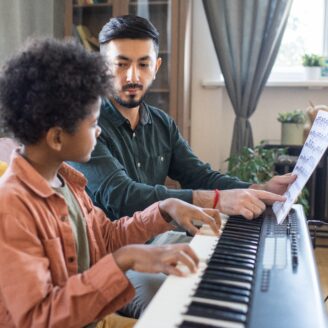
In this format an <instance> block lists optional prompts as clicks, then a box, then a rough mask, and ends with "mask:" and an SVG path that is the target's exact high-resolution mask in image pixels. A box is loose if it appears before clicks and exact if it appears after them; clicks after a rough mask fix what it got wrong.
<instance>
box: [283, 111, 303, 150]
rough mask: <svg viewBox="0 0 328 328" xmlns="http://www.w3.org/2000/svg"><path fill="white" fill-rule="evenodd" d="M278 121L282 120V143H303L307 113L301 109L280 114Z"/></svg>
mask: <svg viewBox="0 0 328 328" xmlns="http://www.w3.org/2000/svg"><path fill="white" fill-rule="evenodd" d="M278 121H279V122H281V144H282V145H302V144H303V133H304V123H305V114H304V112H302V111H301V110H294V111H293V112H285V113H279V114H278Z"/></svg>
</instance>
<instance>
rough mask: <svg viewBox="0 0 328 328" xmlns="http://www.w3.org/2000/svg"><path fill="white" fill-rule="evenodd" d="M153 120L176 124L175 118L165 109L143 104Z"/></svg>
mask: <svg viewBox="0 0 328 328" xmlns="http://www.w3.org/2000/svg"><path fill="white" fill-rule="evenodd" d="M143 104H144V106H145V108H146V109H147V111H148V112H149V114H150V116H151V118H152V119H155V120H161V121H165V122H166V123H171V122H174V120H173V118H172V117H171V116H170V115H169V114H168V113H167V112H165V111H164V110H163V109H160V108H158V107H155V106H152V105H150V104H148V103H145V102H144V103H143Z"/></svg>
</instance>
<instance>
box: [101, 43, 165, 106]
mask: <svg viewBox="0 0 328 328" xmlns="http://www.w3.org/2000/svg"><path fill="white" fill-rule="evenodd" d="M102 54H103V55H104V56H105V58H106V60H107V62H108V64H109V67H110V69H111V72H112V74H113V75H114V81H113V82H114V90H113V98H114V99H115V100H116V102H117V103H119V104H120V105H122V106H123V107H126V108H135V107H137V106H139V105H140V103H141V101H142V99H143V97H144V95H145V93H146V91H147V90H148V89H149V87H150V85H151V84H152V82H153V80H154V79H155V76H156V73H157V70H158V68H159V66H160V64H161V59H160V58H157V55H156V51H155V47H154V43H153V41H152V40H151V39H115V40H112V41H110V42H109V43H108V44H107V45H106V46H105V47H104V49H103V50H102Z"/></svg>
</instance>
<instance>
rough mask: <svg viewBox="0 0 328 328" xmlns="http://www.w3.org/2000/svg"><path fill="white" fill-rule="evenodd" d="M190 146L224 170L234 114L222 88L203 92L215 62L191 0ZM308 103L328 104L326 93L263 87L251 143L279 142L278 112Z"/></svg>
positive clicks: (215, 72)
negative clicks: (203, 84) (262, 141)
mask: <svg viewBox="0 0 328 328" xmlns="http://www.w3.org/2000/svg"><path fill="white" fill-rule="evenodd" d="M192 28H193V34H192V93H191V139H190V141H191V146H192V148H193V150H194V152H195V153H196V154H197V155H198V156H199V157H200V158H201V159H202V160H203V161H206V162H208V163H210V164H211V165H212V167H213V168H215V169H221V170H225V168H226V165H225V162H224V161H225V159H226V158H227V157H228V156H229V153H230V145H231V140H232V129H233V123H234V112H233V109H232V106H231V103H230V99H229V97H228V95H227V93H226V90H225V88H224V87H220V88H213V89H205V88H203V87H202V86H201V83H202V81H204V80H218V79H219V65H218V61H217V58H216V54H215V50H214V46H213V43H212V39H211V36H210V31H209V28H208V24H207V21H206V17H205V12H204V8H203V5H202V1H200V0H193V24H192ZM309 100H311V101H312V102H313V103H314V104H328V89H327V88H324V89H308V88H306V87H265V88H264V91H263V93H262V96H261V98H260V100H259V103H258V106H257V109H256V112H255V113H254V114H253V116H252V117H251V120H250V121H251V124H252V128H253V137H254V143H255V144H258V143H259V142H260V141H261V140H265V139H266V140H267V139H269V140H277V141H278V140H279V139H280V123H279V122H278V121H277V119H276V118H277V116H278V113H279V112H282V111H290V110H294V109H297V108H300V109H305V108H306V107H307V106H308V104H309Z"/></svg>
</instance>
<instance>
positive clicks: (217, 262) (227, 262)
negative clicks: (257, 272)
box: [208, 259, 255, 270]
mask: <svg viewBox="0 0 328 328" xmlns="http://www.w3.org/2000/svg"><path fill="white" fill-rule="evenodd" d="M208 265H209V266H210V265H216V266H219V265H222V266H224V265H228V266H232V267H234V268H240V269H247V270H254V267H255V266H254V264H253V263H245V262H243V261H238V260H229V259H211V260H210V261H209V262H208Z"/></svg>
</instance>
